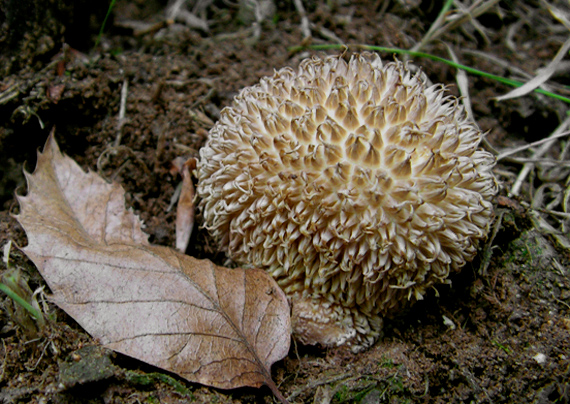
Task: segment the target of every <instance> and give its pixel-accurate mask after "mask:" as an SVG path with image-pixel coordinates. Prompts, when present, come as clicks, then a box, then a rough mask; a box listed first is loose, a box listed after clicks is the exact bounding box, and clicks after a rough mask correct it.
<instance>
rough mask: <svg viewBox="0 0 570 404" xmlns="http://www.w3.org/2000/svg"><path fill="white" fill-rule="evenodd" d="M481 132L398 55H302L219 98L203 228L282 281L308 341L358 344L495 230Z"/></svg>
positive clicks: (491, 181) (201, 190)
mask: <svg viewBox="0 0 570 404" xmlns="http://www.w3.org/2000/svg"><path fill="white" fill-rule="evenodd" d="M481 138H482V134H481V131H480V130H479V128H478V127H477V126H476V124H475V123H473V122H472V121H471V120H470V119H469V118H468V117H467V116H466V114H465V112H464V109H463V107H462V105H461V104H460V103H459V101H458V100H457V99H456V98H454V97H452V96H450V95H447V94H446V92H445V89H444V88H443V86H441V85H432V86H428V85H427V84H426V82H425V80H424V79H422V75H421V74H413V73H412V72H410V70H409V69H408V66H407V65H405V64H403V63H401V62H397V61H396V62H390V63H383V62H382V61H381V59H380V58H379V57H378V56H377V55H376V54H371V53H364V54H358V55H354V56H352V57H351V58H350V61H349V62H348V63H347V62H346V61H345V60H344V59H343V58H342V57H327V58H326V59H324V60H322V59H319V58H316V57H314V58H311V59H306V60H304V61H302V62H301V64H300V66H299V68H298V70H297V71H294V70H293V69H291V68H288V67H286V68H283V69H281V70H279V71H277V72H275V74H274V75H273V77H266V78H263V79H261V81H260V82H259V84H256V85H254V86H252V87H248V88H245V89H243V90H242V91H241V92H240V93H239V95H238V96H236V97H235V100H234V102H233V104H232V106H230V107H227V108H224V109H223V110H222V113H221V118H220V120H219V121H218V122H217V123H216V124H215V126H214V127H213V128H212V129H211V131H210V133H209V138H208V140H207V142H206V145H205V146H204V147H203V148H202V149H201V150H200V162H199V168H198V181H199V182H198V187H197V193H198V195H199V197H200V198H201V199H200V202H199V208H200V210H201V213H202V216H203V220H204V226H205V227H206V228H207V229H208V230H209V232H210V233H211V235H212V236H213V238H214V239H215V240H216V241H217V243H218V244H219V246H220V248H221V249H222V250H223V251H225V252H226V253H227V254H228V256H229V257H230V258H231V259H232V260H234V261H235V262H237V263H239V264H241V265H249V266H252V267H261V268H264V269H265V270H266V271H267V272H269V273H270V274H271V275H272V276H273V277H274V278H275V279H276V280H277V282H278V283H279V285H280V286H281V287H282V288H283V290H284V291H285V293H286V294H287V295H288V297H289V298H290V302H291V304H292V323H293V332H294V334H295V335H296V336H297V338H298V339H299V340H300V341H301V342H303V343H306V344H317V343H318V344H322V345H325V346H331V345H341V344H347V345H350V346H351V347H352V349H353V350H354V351H358V350H360V349H363V348H366V347H368V346H370V345H371V344H372V343H373V342H374V341H375V340H376V339H377V338H378V336H379V335H380V332H381V327H382V319H383V318H384V317H386V316H392V315H394V314H396V313H398V311H399V310H400V309H401V308H402V307H404V305H405V304H407V303H408V302H409V301H414V300H419V299H422V296H423V295H424V294H425V292H426V290H427V289H429V288H431V287H432V286H433V285H435V284H438V283H444V282H446V279H447V277H448V275H449V273H450V272H451V271H456V270H458V269H460V268H461V267H462V266H463V265H464V264H465V263H466V262H467V261H469V260H471V259H472V258H473V257H474V255H475V253H476V249H477V244H478V241H479V240H480V239H483V238H485V237H486V234H487V232H488V229H489V225H490V222H491V220H492V216H493V207H492V204H491V199H492V198H493V196H494V195H495V193H496V190H497V185H496V180H495V177H494V175H493V173H492V171H491V169H492V167H493V165H494V158H493V156H492V155H491V154H490V153H488V152H486V151H483V150H479V149H478V146H479V143H480V141H481Z"/></svg>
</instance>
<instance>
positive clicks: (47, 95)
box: [0, 0, 570, 404]
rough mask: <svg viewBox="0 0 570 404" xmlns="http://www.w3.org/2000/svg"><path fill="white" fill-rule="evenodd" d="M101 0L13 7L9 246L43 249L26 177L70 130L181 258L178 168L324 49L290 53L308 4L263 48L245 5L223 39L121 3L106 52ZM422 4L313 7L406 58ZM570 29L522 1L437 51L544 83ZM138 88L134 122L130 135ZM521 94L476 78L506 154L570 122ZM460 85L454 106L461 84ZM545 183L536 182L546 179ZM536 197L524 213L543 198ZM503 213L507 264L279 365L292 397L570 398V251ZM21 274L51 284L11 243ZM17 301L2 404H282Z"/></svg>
mask: <svg viewBox="0 0 570 404" xmlns="http://www.w3.org/2000/svg"><path fill="white" fill-rule="evenodd" d="M91 3H98V2H86V1H75V2H74V5H73V6H64V5H62V4H60V3H59V2H57V1H46V2H34V1H32V0H29V1H22V2H17V1H16V2H15V1H6V2H4V3H3V5H0V23H2V24H3V25H2V31H1V32H0V51H1V52H0V55H1V56H0V71H2V73H3V76H2V77H3V78H2V80H1V81H0V209H2V210H1V211H0V246H4V245H5V243H6V242H7V241H8V240H13V241H14V242H15V243H16V244H18V245H25V243H26V238H25V234H24V232H23V230H22V229H21V227H20V226H19V224H18V223H17V221H16V220H15V219H13V218H12V217H11V216H10V213H17V211H18V206H17V203H16V201H15V198H14V192H15V190H17V189H19V192H21V193H24V192H25V191H24V190H25V181H24V177H23V174H22V167H24V166H25V167H27V169H28V170H31V169H32V168H33V167H34V166H35V154H36V150H37V149H38V148H40V147H41V146H42V145H43V143H44V142H45V140H46V138H47V135H48V133H49V131H50V130H51V129H52V128H54V127H55V131H56V137H57V140H58V142H59V143H60V146H61V148H62V149H63V151H64V152H65V153H67V154H68V155H70V156H71V157H72V158H74V159H75V160H76V161H78V162H79V164H81V165H82V166H83V167H85V168H90V169H92V170H96V171H98V172H99V173H100V174H102V175H104V176H105V177H106V178H108V179H112V180H113V181H118V182H119V183H121V184H122V185H123V187H124V188H125V190H126V192H127V199H128V204H129V206H132V207H133V208H134V210H135V211H136V212H137V213H138V214H139V215H140V216H141V217H142V219H143V220H144V222H145V223H146V226H147V227H146V231H147V232H148V233H149V234H150V241H151V242H152V243H156V244H161V245H167V246H172V245H173V244H174V220H175V213H174V210H169V209H168V208H169V205H170V200H171V197H172V195H173V193H174V191H175V189H176V187H177V186H178V184H179V183H180V181H181V180H180V178H179V177H177V175H175V174H172V172H171V170H170V169H171V166H170V164H171V161H172V160H174V158H176V157H178V156H197V151H198V149H199V148H200V146H201V145H202V144H203V143H204V141H205V139H206V137H207V131H208V130H209V128H210V127H211V126H212V124H213V122H214V121H215V120H216V119H217V117H218V116H219V111H220V109H221V108H223V107H224V106H226V105H228V104H229V103H230V102H231V100H232V97H233V96H234V95H235V94H236V93H237V91H238V90H239V89H241V88H243V87H245V86H248V85H251V84H254V83H255V82H257V81H258V79H259V78H260V77H262V76H265V75H270V74H272V72H273V69H276V68H280V67H283V66H296V65H297V64H298V63H299V61H300V60H302V59H303V58H305V57H307V56H310V55H322V54H324V52H320V51H314V50H303V51H301V52H296V53H292V52H290V51H289V48H290V47H292V46H297V45H300V44H301V43H302V41H303V38H302V34H301V28H300V17H299V14H298V13H297V12H296V10H295V8H294V6H293V3H291V2H277V3H276V5H277V9H276V12H275V14H274V17H273V18H270V19H269V20H268V21H265V22H264V23H263V24H262V26H261V36H260V38H259V40H258V41H253V40H252V38H253V29H252V24H251V23H249V22H245V21H243V20H244V19H245V18H242V22H240V20H239V19H238V8H237V7H236V6H234V4H233V3H232V2H229V1H227V2H226V1H223V2H222V1H220V2H217V1H216V2H213V3H212V4H211V5H210V6H209V7H208V8H207V9H206V17H207V20H208V23H209V28H210V29H209V31H208V32H203V31H200V30H196V29H192V28H188V27H187V26H184V25H182V24H178V23H176V24H173V25H170V26H167V27H162V28H160V27H158V28H157V29H156V30H154V31H151V32H147V33H145V34H141V35H139V34H138V32H136V31H135V30H133V29H131V28H128V24H126V23H125V21H127V20H130V21H135V20H136V21H144V22H155V21H156V22H159V21H160V20H161V18H162V15H163V9H164V7H166V4H165V3H166V2H164V1H156V0H149V1H139V0H125V1H122V2H118V4H117V5H116V6H115V8H114V9H113V12H112V16H111V19H110V20H109V21H108V22H107V26H106V27H107V28H106V30H105V35H103V37H102V38H101V41H100V43H99V44H97V46H95V43H94V42H95V40H96V38H97V33H98V31H99V28H100V27H101V24H102V20H103V18H104V16H105V13H106V11H107V10H106V6H93V5H92V4H91ZM419 3H420V2H417V1H408V0H406V1H404V0H400V1H377V2H375V3H374V2H366V1H357V2H354V3H350V2H345V1H343V0H332V1H330V2H326V3H325V2H312V1H310V2H306V3H305V7H306V8H307V15H308V18H309V20H310V21H311V22H312V23H313V24H314V26H313V43H314V44H319V43H331V39H327V38H325V36H326V32H325V31H324V30H325V29H326V30H328V31H330V32H332V33H334V34H335V35H336V36H338V37H339V38H340V39H341V40H343V41H345V42H346V43H351V44H369V45H382V46H389V47H399V48H403V49H409V48H411V47H412V46H413V45H414V44H415V43H416V42H418V41H419V40H421V38H422V37H423V36H424V35H425V33H426V32H427V30H428V29H429V27H430V25H431V23H432V22H433V21H434V20H435V18H436V17H437V13H438V11H439V10H440V9H441V6H442V4H441V2H437V1H434V2H421V3H422V4H419ZM466 3H468V2H466ZM522 3H525V4H522ZM563 3H564V2H562V3H561V5H560V7H564V4H563ZM566 6H567V5H566ZM245 20H246V19H245ZM563 35H567V31H566V29H565V28H563V26H562V25H561V24H560V23H559V22H558V21H557V20H556V19H555V18H554V17H553V16H552V15H551V14H550V13H549V12H548V11H547V10H546V8H545V7H544V4H543V3H542V2H539V1H532V0H531V1H526V2H520V4H519V2H513V1H505V2H499V3H498V5H495V6H493V7H492V8H491V9H490V10H489V11H488V12H487V13H485V14H483V15H482V16H480V17H478V19H477V20H476V21H475V23H471V22H465V23H463V24H462V25H461V26H460V27H458V28H455V29H453V30H451V31H449V32H447V33H445V34H444V35H443V36H442V37H440V38H439V40H440V41H441V42H439V41H435V42H431V43H429V44H428V45H427V47H426V48H425V51H426V52H429V53H432V54H436V55H438V56H441V57H445V58H449V54H448V51H447V48H446V45H448V46H450V47H451V49H453V50H454V52H455V53H456V55H457V57H458V58H459V60H460V61H461V62H462V63H464V64H466V65H468V66H473V67H476V68H478V69H481V70H485V71H488V72H491V73H494V74H497V75H501V76H508V77H510V76H511V75H512V74H513V73H512V70H511V69H510V68H508V67H505V66H501V65H499V64H497V63H494V62H493V61H492V60H491V59H489V58H484V57H483V56H481V55H476V54H475V53H473V52H472V51H479V52H482V53H484V54H485V55H486V56H489V57H493V58H497V59H500V60H502V61H504V62H506V63H507V64H508V66H510V67H512V68H518V69H522V70H523V71H525V72H527V73H530V74H531V75H533V74H534V72H536V70H537V69H538V68H540V67H543V66H545V65H546V64H548V63H549V62H550V61H551V60H552V59H553V57H554V55H555V54H556V52H557V51H558V49H559V48H560V46H561V45H562V43H563V41H564V40H565V39H566V38H565V37H564V36H563ZM64 43H65V45H64ZM338 52H340V51H338V50H336V51H335V50H331V51H327V53H329V54H334V53H338ZM382 56H383V57H384V58H386V59H390V58H392V57H393V56H392V55H390V54H383V55H382ZM414 61H415V62H416V63H418V64H422V65H423V66H424V67H423V68H424V71H425V72H426V73H427V74H428V76H429V77H430V79H431V80H433V81H434V82H442V83H449V84H453V83H455V74H456V70H455V69H453V68H451V67H449V66H447V65H444V64H441V63H436V62H431V61H429V60H426V59H414ZM555 81H556V82H558V83H561V84H560V85H559V86H554V90H555V91H556V92H559V93H561V94H565V95H566V96H568V89H567V87H565V86H563V84H566V83H568V82H570V74H568V72H563V73H559V74H558V75H557V76H556V77H555ZM125 84H127V85H128V88H127V99H126V113H125V119H124V121H123V122H120V121H119V109H120V104H121V90H122V88H123V86H124V85H125ZM509 90H510V88H508V87H506V86H503V85H501V84H499V83H497V82H496V81H493V80H490V79H485V78H480V77H478V76H474V75H469V95H470V97H471V103H472V105H473V111H474V115H475V119H476V121H477V122H478V123H479V125H480V126H481V128H482V129H483V130H485V131H488V132H489V134H488V137H487V139H488V141H489V142H490V143H491V144H492V145H493V146H494V147H495V148H498V149H502V148H504V147H506V146H512V145H515V144H523V143H524V142H532V141H535V140H538V139H541V138H543V137H545V136H547V135H548V134H549V133H551V132H552V130H554V129H555V128H556V127H557V126H558V125H559V124H560V122H561V121H562V120H563V119H564V117H565V116H564V115H565V113H566V111H567V109H568V108H567V104H565V103H564V102H562V101H557V100H554V99H552V98H549V97H545V96H542V95H536V94H532V95H528V96H526V97H523V98H518V99H515V100H511V101H504V102H497V101H494V100H493V99H492V98H493V97H495V96H498V95H501V94H504V93H506V92H507V91H509ZM450 91H451V92H453V93H457V90H456V88H455V86H453V85H451V86H450ZM553 153H555V152H553ZM550 157H553V158H554V157H556V155H555V154H554V155H552V156H550ZM520 168H521V166H520V165H517V164H516V163H512V164H506V165H498V166H497V173H498V175H499V176H500V178H501V180H503V181H504V182H505V188H506V189H508V187H509V185H510V184H511V183H512V180H513V178H514V176H516V174H517V173H518V171H519V170H520ZM541 181H542V179H541V177H540V176H537V177H536V178H535V179H534V182H533V186H539V185H540V184H541ZM563 183H564V181H563V180H562V184H563ZM527 188H528V189H525V192H526V194H525V196H523V197H522V198H521V200H520V201H519V202H524V201H525V200H528V198H529V195H530V192H531V189H530V187H527ZM503 195H506V191H503ZM523 205H524V204H523ZM497 216H498V217H501V219H502V221H501V222H500V225H499V226H498V227H497V228H498V234H497V236H496V237H495V238H494V240H493V243H492V245H489V246H488V247H489V248H490V252H491V253H492V258H491V260H490V262H488V261H486V260H484V259H482V258H478V259H476V260H475V262H474V263H472V264H470V265H468V266H467V267H465V269H464V270H463V271H462V272H461V273H460V274H457V275H455V276H453V277H452V279H451V281H452V283H451V285H450V286H441V287H438V290H437V293H436V292H435V291H434V292H433V293H430V294H429V295H428V296H427V297H426V299H425V300H424V301H423V302H422V303H421V304H416V305H415V306H414V307H412V308H411V309H410V310H409V311H408V312H406V313H401V315H399V316H396V317H395V318H394V319H392V320H389V321H387V324H386V327H385V334H384V336H383V338H382V339H381V340H380V341H379V342H378V343H377V344H376V345H375V346H374V347H373V348H372V349H370V350H368V351H366V352H364V353H361V354H357V355H353V354H351V353H349V352H347V351H346V350H343V349H329V350H320V349H318V348H315V347H303V346H295V347H294V349H292V350H291V352H290V354H289V356H288V357H287V358H286V359H284V360H283V361H281V362H279V363H277V364H276V365H275V366H274V368H273V375H274V380H275V381H276V383H277V384H278V385H279V388H280V389H281V391H282V392H283V394H284V395H285V397H290V398H291V401H292V402H306V403H311V402H315V403H328V402H331V400H332V402H334V403H340V402H361V403H388V402H389V403H456V402H473V403H475V402H477V403H526V402H528V403H568V402H570V278H569V275H568V272H569V271H570V259H569V258H570V256H569V254H568V251H567V250H564V249H563V248H562V247H561V246H560V245H559V243H557V242H556V240H555V239H554V238H552V237H550V236H545V235H544V234H541V231H540V230H539V229H536V228H535V225H534V224H535V222H533V221H532V220H531V219H532V218H531V215H530V214H529V212H527V211H525V210H524V209H523V208H522V207H521V206H520V205H519V203H518V202H515V201H512V200H509V199H507V198H505V197H503V198H502V199H501V201H499V202H498V206H497ZM488 251H489V250H488ZM188 253H189V254H191V255H194V256H197V257H208V258H211V259H213V260H215V261H216V262H218V263H222V262H223V261H224V257H223V256H222V255H221V254H219V253H217V252H216V250H215V248H214V247H213V246H212V245H211V243H209V241H208V237H207V234H206V233H205V230H202V229H199V230H198V231H197V232H196V234H194V235H193V238H192V242H191V247H190V248H189V251H188ZM484 256H485V255H484V254H481V255H480V257H484ZM11 262H12V265H13V266H17V267H18V268H21V269H22V271H23V275H24V278H25V280H26V282H27V283H28V285H29V287H30V289H31V290H32V291H33V290H36V289H37V288H39V287H41V286H44V282H43V280H42V279H41V277H40V276H39V274H38V273H37V271H36V270H35V268H34V267H33V265H32V264H31V263H30V261H28V260H27V258H26V257H25V256H24V255H23V254H22V253H20V252H18V251H17V250H15V249H13V250H12V253H11ZM482 262H483V263H484V264H485V265H482V264H481V263H482ZM486 264H488V266H487V267H486V270H483V268H484V267H485V266H486ZM0 265H2V268H5V265H4V264H3V263H2V264H0ZM0 298H1V300H0V337H1V338H2V344H0V358H2V365H1V367H0V388H1V391H0V402H2V403H16V402H18V403H20V402H22V403H24V402H25V403H28V402H29V403H50V402H53V403H65V404H68V403H103V402H104V403H141V402H145V403H182V402H191V401H192V402H200V403H201V402H220V403H224V402H245V403H265V402H272V400H273V398H272V395H271V393H270V391H269V390H268V389H260V390H257V389H249V388H244V389H238V390H234V391H221V390H216V389H211V388H207V387H203V386H200V385H196V384H192V383H187V382H185V381H184V380H182V379H180V378H178V377H176V376H174V375H168V374H165V373H164V372H161V371H159V370H157V369H155V368H152V367H150V366H147V365H145V364H143V363H140V362H137V361H135V360H132V359H129V358H126V357H123V356H121V355H116V354H112V353H110V352H108V351H105V350H102V349H100V348H97V347H96V346H97V344H96V342H95V341H93V340H92V339H91V338H90V337H89V336H88V335H87V334H86V333H85V332H84V331H83V330H82V329H81V328H80V327H79V326H78V325H77V324H76V323H75V322H74V321H73V320H71V319H70V318H69V317H68V316H67V315H66V314H65V313H63V312H62V311H60V310H59V309H57V308H56V307H55V306H53V305H52V304H51V303H47V307H48V310H49V312H50V313H52V321H50V323H49V324H48V325H47V326H45V327H42V328H40V329H39V330H38V329H37V326H36V325H35V324H34V322H33V321H32V320H30V319H29V318H26V313H25V312H22V310H18V308H17V306H15V305H14V303H13V301H12V300H11V299H9V298H7V297H6V295H4V294H0ZM78 364H80V365H81V366H79V365H78ZM79 368H81V370H80V369H79Z"/></svg>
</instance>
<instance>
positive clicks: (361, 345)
mask: <svg viewBox="0 0 570 404" xmlns="http://www.w3.org/2000/svg"><path fill="white" fill-rule="evenodd" d="M290 300H291V306H292V314H291V321H292V325H293V335H294V336H295V337H296V338H297V340H298V341H300V342H301V343H303V344H307V345H322V346H329V347H330V346H340V345H347V346H349V347H350V349H351V350H352V351H353V352H359V351H363V350H365V349H367V348H369V347H370V346H371V345H372V344H374V342H376V340H377V339H378V338H379V337H380V336H381V330H382V324H383V321H382V318H381V317H378V316H371V317H368V316H364V315H363V314H362V313H361V312H359V311H358V310H357V309H356V308H354V309H350V308H347V307H343V306H341V305H339V304H336V303H331V302H329V301H326V300H323V299H320V298H311V297H302V296H292V297H291V299H290Z"/></svg>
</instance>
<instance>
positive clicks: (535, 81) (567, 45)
mask: <svg viewBox="0 0 570 404" xmlns="http://www.w3.org/2000/svg"><path fill="white" fill-rule="evenodd" d="M568 49H570V38H569V39H567V40H566V42H564V45H562V47H561V48H560V49H559V50H558V53H557V54H556V56H555V57H554V59H552V61H551V62H550V63H549V64H548V66H546V67H545V68H544V69H543V70H542V71H541V72H540V73H539V74H538V75H536V76H535V77H534V78H532V79H531V80H529V81H527V82H526V83H525V84H524V85H522V86H521V87H518V88H515V89H514V90H512V91H509V92H508V93H507V94H505V95H501V96H500V97H495V99H496V100H497V101H504V100H508V99H511V98H517V97H522V96H523V95H527V94H529V93H531V92H533V91H534V90H536V89H537V88H538V87H540V86H541V85H542V84H544V83H545V82H546V81H547V80H548V79H549V78H550V76H552V75H553V74H554V73H555V72H556V70H557V68H558V66H559V65H560V64H561V63H562V59H563V58H564V56H566V53H567V52H568Z"/></svg>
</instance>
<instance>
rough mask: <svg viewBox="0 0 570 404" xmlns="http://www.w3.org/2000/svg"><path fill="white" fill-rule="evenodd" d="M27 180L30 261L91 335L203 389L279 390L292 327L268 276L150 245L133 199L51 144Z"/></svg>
mask: <svg viewBox="0 0 570 404" xmlns="http://www.w3.org/2000/svg"><path fill="white" fill-rule="evenodd" d="M26 178H27V181H28V190H29V191H28V195H27V196H19V197H18V200H19V202H20V207H21V213H20V215H18V216H17V219H18V221H19V222H20V223H21V225H22V226H23V227H24V229H25V231H26V233H27V236H28V246H27V247H25V248H24V252H25V253H26V254H27V255H28V257H30V259H31V260H32V261H34V263H35V264H36V266H37V267H38V269H39V271H40V273H41V274H42V276H43V277H44V279H45V280H46V282H47V283H48V284H49V287H50V288H51V290H52V293H53V297H52V300H53V301H54V302H55V303H56V304H57V305H58V306H59V307H61V308H62V309H63V310H65V311H66V312H67V313H68V314H69V315H70V316H71V317H73V318H74V319H75V320H76V321H77V322H78V323H79V324H80V325H81V326H82V327H84V328H85V330H86V331H87V332H89V333H90V334H91V335H92V336H93V337H95V338H97V339H98V340H99V341H100V342H101V343H102V344H104V345H105V346H106V347H108V348H111V349H113V350H115V351H118V352H121V353H123V354H125V355H128V356H131V357H134V358H137V359H140V360H142V361H145V362H147V363H150V364H152V365H155V366H158V367H160V368H162V369H165V370H168V371H172V372H175V373H177V374H179V375H181V376H182V377H184V378H186V379H187V380H190V381H193V382H199V383H202V384H206V385H210V386H215V387H219V388H224V389H230V388H236V387H240V386H254V387H259V386H261V385H263V384H267V385H269V386H270V387H271V388H272V390H274V392H276V387H275V385H274V383H273V382H272V381H271V377H270V367H271V365H272V364H273V363H274V362H275V361H277V360H279V359H282V358H283V357H284V356H285V355H286V354H287V352H288V350H289V339H290V319H289V307H288V304H287V300H286V297H285V295H284V294H283V292H282V291H281V290H280V289H279V287H278V286H277V284H276V283H275V282H274V281H273V279H272V278H271V277H270V276H268V275H267V274H265V272H263V271H261V270H244V269H228V268H223V267H219V266H216V265H214V264H213V263H212V262H210V261H208V260H197V259H195V258H192V257H189V256H186V255H183V254H180V253H178V252H177V251H175V250H172V249H168V248H165V247H158V246H151V245H149V243H148V241H147V235H146V234H145V233H144V232H143V231H142V223H141V221H140V220H139V218H138V217H137V216H135V215H134V214H133V212H132V211H131V210H126V209H125V208H124V191H123V189H122V188H121V187H120V186H119V185H117V184H108V183H106V182H105V181H104V180H103V179H101V178H100V177H99V176H98V175H96V174H95V173H93V172H89V173H85V172H84V171H83V170H82V169H81V168H80V167H79V166H78V165H77V164H76V163H75V162H74V161H73V160H72V159H71V158H69V157H68V156H65V155H63V154H62V153H61V152H60V151H59V148H58V146H57V144H56V142H55V140H54V139H53V136H50V138H49V139H48V141H47V144H46V146H45V149H44V152H43V153H40V154H39V155H38V165H37V168H36V170H35V171H34V173H33V174H28V173H26ZM277 394H278V395H279V393H278V392H277ZM281 397H282V396H281Z"/></svg>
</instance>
